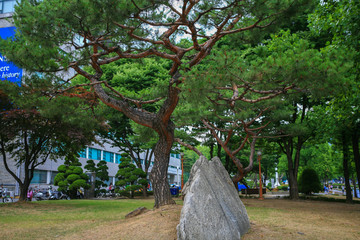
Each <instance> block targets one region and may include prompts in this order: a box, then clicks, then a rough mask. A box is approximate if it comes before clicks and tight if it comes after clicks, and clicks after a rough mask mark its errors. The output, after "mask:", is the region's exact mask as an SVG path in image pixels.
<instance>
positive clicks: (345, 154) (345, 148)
mask: <svg viewBox="0 0 360 240" xmlns="http://www.w3.org/2000/svg"><path fill="white" fill-rule="evenodd" d="M347 143H348V142H347V138H346V134H345V133H342V145H343V146H342V147H343V168H344V178H345V190H346V202H347V203H352V200H353V199H352V192H351V186H350V174H349V148H348V145H347Z"/></svg>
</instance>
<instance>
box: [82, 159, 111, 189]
mask: <svg viewBox="0 0 360 240" xmlns="http://www.w3.org/2000/svg"><path fill="white" fill-rule="evenodd" d="M86 163H87V164H86V165H85V166H84V168H85V169H86V170H88V171H89V172H91V173H95V192H94V194H95V196H96V195H97V194H98V193H99V192H101V188H102V187H106V186H107V185H106V183H105V181H109V172H108V169H109V168H108V166H107V164H106V162H105V161H99V162H98V163H97V164H95V162H94V160H88V161H86Z"/></svg>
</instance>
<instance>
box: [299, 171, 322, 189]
mask: <svg viewBox="0 0 360 240" xmlns="http://www.w3.org/2000/svg"><path fill="white" fill-rule="evenodd" d="M298 184H299V192H302V193H305V194H306V195H311V193H318V192H319V191H321V189H322V187H321V183H320V180H319V176H318V174H317V172H316V171H315V170H314V169H311V168H306V169H304V171H303V172H302V173H301V175H300V178H299V181H298Z"/></svg>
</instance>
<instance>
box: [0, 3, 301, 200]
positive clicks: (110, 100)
mask: <svg viewBox="0 0 360 240" xmlns="http://www.w3.org/2000/svg"><path fill="white" fill-rule="evenodd" d="M307 2H308V1H306V0H302V1H300V0H298V1H277V0H271V1H269V0H261V1H242V0H233V1H222V0H213V1H192V0H190V1H188V0H185V1H182V2H174V1H141V0H139V1H122V0H119V1H102V0H96V1H91V2H90V3H89V2H88V1H77V0H76V1H75V0H71V1H40V2H39V1H20V2H19V4H18V5H17V7H15V13H14V15H13V19H14V23H15V25H16V27H17V29H18V33H17V35H16V38H15V40H14V41H7V42H3V41H2V42H1V47H0V51H1V52H2V53H3V54H4V55H5V56H6V57H7V58H8V59H9V60H11V61H13V62H15V63H16V64H17V65H18V66H20V67H23V68H25V69H28V70H31V71H40V72H44V71H46V72H51V71H59V70H64V69H69V68H71V69H73V70H74V71H75V72H76V73H77V74H80V75H82V76H83V77H85V78H86V79H87V80H88V82H89V84H91V85H92V86H93V88H94V90H95V91H96V94H97V96H98V97H99V98H100V99H101V100H102V101H103V102H104V103H105V104H106V105H108V106H110V107H112V108H114V109H116V110H117V111H120V112H123V113H124V114H125V115H126V116H127V117H129V118H130V119H132V120H133V121H134V122H136V123H138V124H140V125H143V126H146V127H149V128H151V129H153V130H154V131H155V132H156V133H157V134H158V138H159V139H158V142H157V144H156V146H155V148H154V155H155V163H154V167H153V171H152V174H151V175H150V178H151V181H152V185H153V187H154V195H155V207H159V206H161V205H165V204H172V203H174V201H173V200H172V199H171V195H170V191H169V184H168V182H167V168H168V165H169V156H170V151H171V148H172V144H173V141H174V128H175V125H174V123H173V121H172V119H171V116H172V113H173V111H174V110H175V108H176V106H177V104H178V101H179V94H180V89H179V88H178V87H179V85H180V84H181V83H182V81H183V79H182V77H181V75H182V74H181V70H185V71H188V70H190V69H191V68H192V67H193V66H195V65H197V64H198V63H199V62H201V60H202V59H203V58H205V57H206V56H207V55H209V54H210V52H211V49H212V48H213V47H214V46H215V43H216V42H217V41H218V40H219V39H221V38H222V37H224V36H226V35H229V34H235V33H240V32H245V31H248V30H252V29H257V28H258V29H263V28H265V27H268V26H271V25H273V24H274V23H275V21H276V20H279V21H280V20H284V19H285V17H288V16H290V15H292V14H294V13H295V12H296V11H297V10H298V9H299V8H300V7H301V6H303V5H304V4H307ZM70 10H71V11H70ZM40 16H47V17H46V21H45V20H44V21H41V20H39V19H41V18H40ZM183 34H185V35H183ZM178 36H180V37H181V38H191V41H192V45H191V46H190V47H188V48H184V47H181V46H180V45H179V44H177V43H178V42H179V41H178V38H177V37H178ZM79 37H80V41H78V40H76V38H77V39H79ZM64 49H67V51H64ZM144 57H157V58H163V59H167V60H169V61H170V62H171V69H170V71H169V75H168V79H167V81H166V82H161V83H160V82H159V85H161V86H162V88H161V89H162V91H160V92H156V93H157V97H155V98H153V97H154V95H155V92H152V93H153V94H151V95H149V96H147V97H143V96H136V98H130V97H127V95H126V93H124V92H118V91H116V90H115V89H114V88H112V87H111V86H110V85H109V84H108V82H107V81H105V80H104V70H103V67H102V66H104V65H106V64H109V63H111V62H115V61H118V60H120V59H138V58H144ZM28 59H32V61H28ZM84 65H88V66H91V70H90V71H87V70H86V69H85V68H83V66H84ZM159 97H160V98H159ZM154 102H159V103H160V104H159V107H158V108H156V111H154V112H148V111H145V110H144V109H143V108H142V106H144V105H145V104H148V103H154ZM155 173H156V174H155Z"/></svg>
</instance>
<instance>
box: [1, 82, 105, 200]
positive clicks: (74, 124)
mask: <svg viewBox="0 0 360 240" xmlns="http://www.w3.org/2000/svg"><path fill="white" fill-rule="evenodd" d="M23 81H24V84H23V85H22V86H21V87H20V86H18V85H14V84H12V83H9V82H7V81H1V82H0V93H1V96H2V101H1V103H0V104H1V107H0V152H1V156H2V159H3V161H4V166H5V169H6V170H7V171H8V172H9V173H10V174H11V176H13V177H14V179H15V180H16V181H17V183H18V184H19V186H20V198H19V200H20V201H25V199H26V194H27V189H28V187H29V184H30V182H31V180H32V178H33V175H34V170H35V168H36V167H38V166H40V165H42V164H44V163H45V162H46V161H47V160H49V159H52V160H55V161H56V160H57V159H58V158H61V157H63V156H66V155H67V154H68V153H76V152H78V151H80V149H81V148H82V147H84V146H86V145H87V144H90V143H91V142H92V141H93V140H94V138H95V133H96V129H98V128H100V123H101V122H100V121H98V120H97V119H96V118H93V115H92V113H91V108H90V107H89V106H90V104H93V103H94V102H93V101H92V100H91V96H89V95H88V94H87V93H85V94H84V95H83V92H81V89H78V90H76V91H75V90H74V91H72V92H71V93H68V94H67V96H66V95H59V96H57V97H54V98H49V97H46V96H43V94H42V93H43V92H46V91H47V89H49V88H50V87H51V86H49V83H50V82H48V81H45V82H44V79H39V78H38V77H36V76H33V79H32V84H31V85H27V84H26V79H23ZM50 99H51V100H50ZM3 100H4V101H3ZM14 163H15V164H16V166H23V167H24V169H25V171H24V178H22V179H21V178H19V177H18V176H17V174H16V172H15V171H13V170H12V169H11V167H10V166H9V165H13V164H14Z"/></svg>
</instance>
